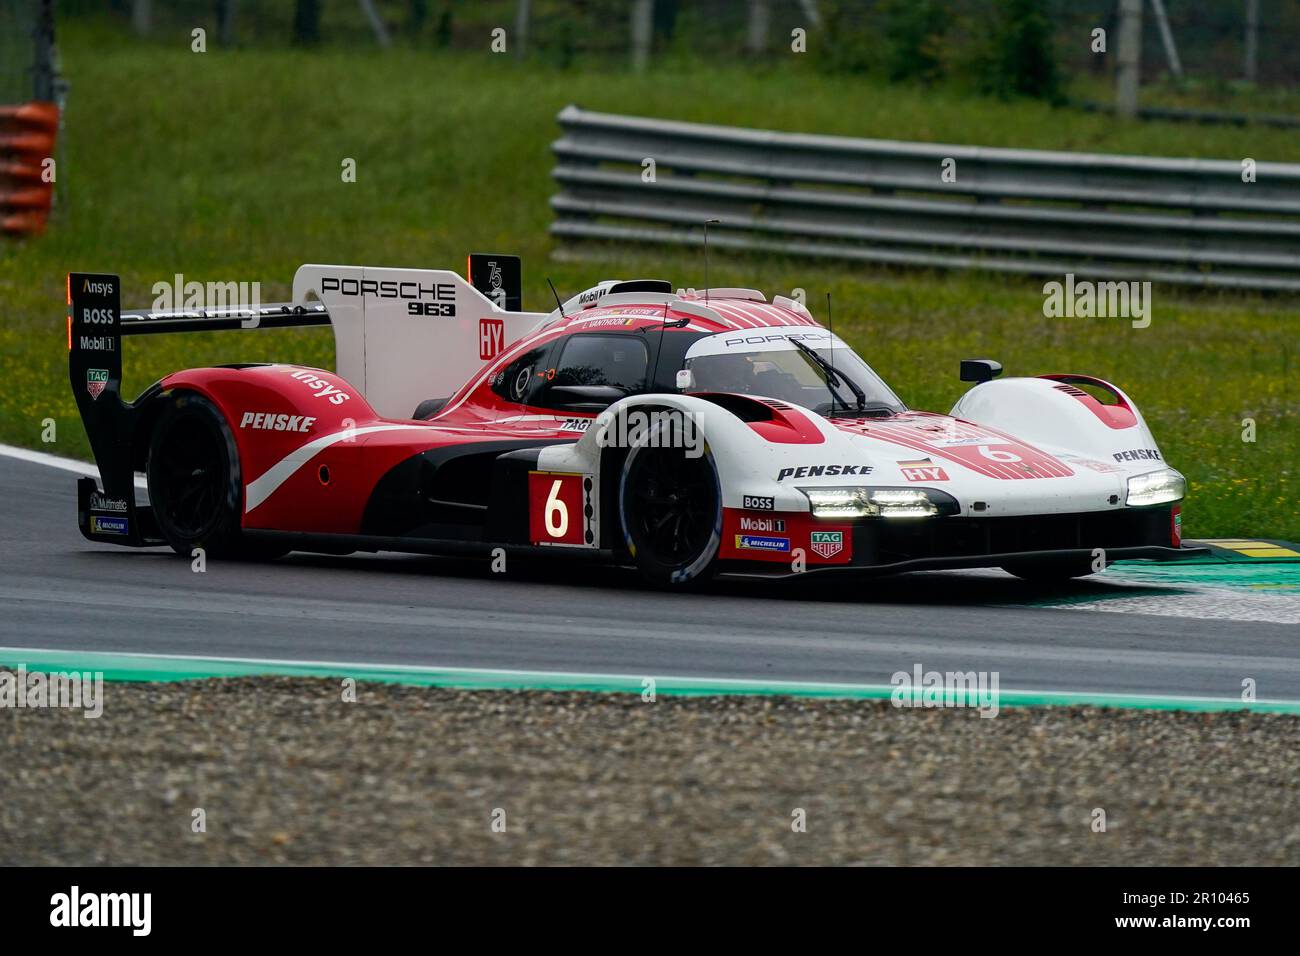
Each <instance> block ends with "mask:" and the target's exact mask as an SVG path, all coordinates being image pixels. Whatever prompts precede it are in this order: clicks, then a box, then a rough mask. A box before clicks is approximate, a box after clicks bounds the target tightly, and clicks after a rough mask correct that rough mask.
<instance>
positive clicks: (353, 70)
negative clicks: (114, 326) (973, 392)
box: [0, 22, 1300, 539]
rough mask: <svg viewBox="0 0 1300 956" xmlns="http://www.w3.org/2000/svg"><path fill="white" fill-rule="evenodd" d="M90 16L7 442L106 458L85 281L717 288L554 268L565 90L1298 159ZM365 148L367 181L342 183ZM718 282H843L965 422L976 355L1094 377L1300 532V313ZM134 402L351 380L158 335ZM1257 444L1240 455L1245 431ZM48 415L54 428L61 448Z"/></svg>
mask: <svg viewBox="0 0 1300 956" xmlns="http://www.w3.org/2000/svg"><path fill="white" fill-rule="evenodd" d="M114 29H115V28H114V27H112V26H109V25H107V24H105V25H103V26H102V27H100V28H98V29H96V30H92V29H91V28H90V26H88V25H86V24H84V23H80V22H74V23H73V24H72V25H71V27H70V28H69V29H66V30H65V31H64V35H63V41H62V53H63V59H64V65H65V69H66V71H67V73H68V75H69V78H70V79H71V81H72V90H73V93H72V98H71V101H70V106H69V110H68V115H67V128H68V130H67V142H66V144H65V147H66V148H65V152H64V154H63V155H64V160H63V164H62V166H61V168H60V171H59V172H60V185H61V187H62V189H63V192H64V196H65V198H66V203H65V205H64V207H63V208H62V209H61V210H60V212H59V215H58V216H57V218H56V220H55V221H54V223H53V224H52V227H51V229H50V231H49V233H48V234H47V235H46V236H44V237H42V238H40V239H37V240H33V241H29V242H25V243H21V244H16V243H6V244H4V245H3V246H0V310H2V318H0V348H2V354H3V371H4V378H3V381H4V386H3V388H0V441H5V442H11V443H16V444H24V445H31V446H33V447H41V448H45V450H48V451H53V452H55V453H59V454H66V455H72V456H85V455H87V454H88V451H87V446H86V443H85V436H84V434H83V433H82V430H81V426H80V423H79V421H78V419H77V416H76V413H75V409H74V406H73V402H72V397H71V393H70V390H69V387H68V381H67V371H66V368H67V366H66V351H65V329H64V318H63V315H64V306H63V275H64V273H65V272H67V271H68V270H70V269H81V270H100V271H106V272H117V273H119V274H121V275H122V276H123V280H124V288H125V301H126V303H127V304H129V305H140V304H147V303H148V302H149V301H150V300H151V299H152V294H151V292H150V289H151V287H152V285H153V283H155V282H158V281H170V279H171V276H172V275H173V274H174V273H176V272H181V273H184V275H185V277H186V278H187V279H197V280H199V281H208V280H222V281H227V280H235V281H241V280H242V281H251V280H259V281H261V283H262V290H263V298H264V299H267V300H275V299H277V298H281V297H287V295H288V293H289V283H290V281H291V279H292V276H293V272H294V270H295V269H296V268H297V266H298V265H300V264H301V263H303V262H313V261H315V262H345V263H368V264H375V265H392V266H423V267H442V268H446V267H451V268H457V267H459V266H460V264H461V263H463V261H464V254H465V253H466V252H467V251H470V250H484V251H503V252H518V253H519V254H521V255H523V257H524V262H525V281H526V288H525V299H526V302H528V303H529V304H530V305H531V306H532V307H538V308H541V307H545V305H546V304H547V302H548V300H549V293H548V292H547V290H546V285H545V277H546V275H548V274H549V275H550V276H551V277H552V278H553V279H554V281H555V283H556V285H557V286H558V287H559V288H560V289H561V290H564V291H566V292H573V291H576V290H578V289H580V288H583V287H585V286H587V285H590V284H592V283H593V282H594V281H596V280H598V279H601V278H607V277H610V276H623V277H631V276H636V275H650V276H662V277H665V278H669V279H672V280H674V281H675V282H677V283H678V284H682V285H696V284H699V283H700V281H701V276H700V263H699V260H698V258H697V257H695V256H691V255H685V254H681V253H668V254H663V253H661V252H656V251H646V250H608V249H607V250H603V251H602V255H603V258H602V259H600V260H599V261H596V262H574V261H567V260H565V261H561V260H556V259H553V258H552V257H551V253H552V251H553V244H552V242H551V240H550V239H549V238H548V236H547V234H546V228H547V226H548V224H549V222H550V211H549V209H548V207H547V203H546V200H547V197H548V196H549V195H550V194H551V193H552V191H553V188H552V184H551V181H550V170H551V167H552V159H551V155H550V152H549V149H548V145H549V143H550V142H551V141H552V140H553V139H554V138H555V137H556V135H557V132H558V131H557V127H556V125H555V121H554V117H555V114H556V112H558V110H559V109H560V108H561V107H563V106H564V105H565V104H566V103H569V102H577V103H579V104H580V105H582V106H584V107H587V108H590V109H599V110H609V111H614V112H625V113H635V114H643V115H658V116H667V117H674V118H681V119H690V120H701V121H711V122H724V123H735V124H739V125H752V126H766V127H772V128H777V129H789V130H804V131H816V132H826V133H844V134H852V135H862V136H879V137H887V138H895V139H917V140H932V141H945V142H955V143H975V144H986V145H999V146H1002V145H1014V146H1024V147H1042V148H1053V149H1083V150H1097V151H1113V152H1139V153H1151V154H1162V155H1187V156H1206V157H1227V158H1235V157H1239V156H1241V155H1244V154H1249V155H1251V156H1253V157H1254V158H1256V159H1257V160H1261V161H1264V160H1273V161H1287V162H1300V137H1296V136H1295V135H1294V132H1293V131H1285V130H1254V129H1252V130H1248V131H1243V130H1239V129H1233V128H1216V127H1197V126H1181V125H1174V124H1139V123H1124V122H1118V121H1116V120H1114V119H1112V118H1110V117H1106V116H1101V115H1094V114H1085V113H1076V112H1071V111H1064V110H1052V109H1050V108H1048V107H1045V106H1041V105H1038V104H1033V103H1014V104H1006V103H999V102H996V101H990V100H981V99H973V98H970V97H969V96H966V95H962V94H960V93H958V92H955V91H952V90H948V89H943V88H940V89H935V90H924V89H920V88H909V87H885V86H881V85H879V84H876V83H873V82H870V81H865V80H855V79H853V78H848V77H828V76H824V75H821V74H818V73H816V72H815V71H814V70H812V69H809V68H808V67H807V66H806V65H805V64H803V63H801V62H799V61H797V60H793V59H792V61H791V62H790V63H789V64H781V63H779V62H778V63H776V64H774V65H769V66H767V67H765V68H763V69H762V70H758V71H752V72H750V71H745V70H742V69H740V68H737V67H731V66H727V67H723V68H709V69H702V68H701V67H700V66H699V65H691V64H690V63H683V62H680V61H674V62H673V64H672V66H671V68H669V67H663V68H661V69H659V70H657V71H653V72H652V73H651V74H649V75H647V76H645V77H635V76H632V75H631V74H629V73H626V72H623V71H622V70H620V69H618V68H617V67H614V66H610V65H598V66H589V67H584V68H582V69H575V70H571V71H561V70H558V69H553V68H549V67H546V66H544V65H539V64H527V65H522V66H521V65H520V64H518V63H516V62H514V61H513V60H510V59H508V58H506V57H497V56H492V55H490V54H487V53H484V54H482V55H471V54H465V53H458V54H443V55H435V54H430V53H421V52H416V51H413V50H404V49H398V50H394V51H391V52H388V53H379V52H372V51H354V50H322V51H318V52H314V53H304V52H297V51H288V52H286V51H267V50H248V51H243V52H221V51H214V52H210V53H207V54H202V55H199V54H191V53H189V52H188V50H187V47H186V46H183V45H179V44H178V45H177V46H175V47H174V48H173V47H167V46H162V45H157V44H155V45H141V44H139V43H137V42H136V41H134V40H130V39H128V38H126V37H125V36H124V35H121V34H117V33H115V32H113V31H114ZM345 157H350V158H353V159H355V160H356V161H357V170H358V179H357V182H356V183H351V184H345V183H343V182H342V181H341V179H340V163H341V162H342V160H343V159H344V158H345ZM712 278H713V281H714V282H715V284H727V285H750V286H755V287H758V288H762V289H764V290H765V291H767V292H768V293H769V294H771V293H774V292H788V291H789V290H791V289H793V288H795V287H801V288H804V289H806V290H808V294H809V298H810V301H811V302H812V303H813V304H814V305H817V304H818V303H820V302H821V300H822V295H823V293H824V291H825V290H827V289H830V290H831V291H833V293H834V296H835V302H836V316H837V323H836V324H837V331H839V332H841V333H842V334H843V335H844V336H845V337H846V338H847V339H848V340H849V341H850V342H852V343H853V344H854V345H856V346H857V347H858V348H859V350H860V351H861V352H862V353H863V355H864V356H865V357H866V358H867V359H868V361H870V362H871V363H872V364H873V365H874V366H875V367H876V368H877V370H879V371H880V372H881V373H882V374H883V375H884V376H885V378H886V379H887V380H888V381H890V382H891V384H893V385H894V386H895V388H896V390H897V391H898V392H899V393H900V394H901V395H902V397H903V398H904V400H905V401H907V402H908V403H909V404H911V405H913V406H915V407H921V408H932V409H936V410H940V411H946V410H947V408H948V407H949V406H950V405H951V403H952V401H953V400H954V399H955V398H956V397H957V396H958V395H959V394H960V393H961V391H962V386H961V383H960V382H958V381H957V380H956V374H955V373H956V368H957V362H958V360H959V359H961V358H963V357H969V356H972V355H990V356H992V357H995V358H999V359H1000V360H1002V361H1003V363H1004V364H1005V365H1006V366H1007V369H1008V373H1009V374H1034V373H1039V372H1048V371H1076V372H1085V373H1091V374H1097V375H1101V376H1103V377H1106V378H1110V379H1112V380H1114V381H1115V382H1117V383H1118V384H1120V385H1121V386H1123V387H1125V388H1126V389H1128V390H1129V391H1130V393H1131V394H1132V395H1133V396H1134V397H1135V398H1136V399H1137V401H1138V402H1139V403H1140V404H1141V406H1142V408H1143V411H1144V413H1145V414H1146V416H1147V419H1148V421H1149V422H1150V424H1151V425H1152V427H1153V429H1154V430H1155V432H1156V436H1157V438H1158V439H1159V441H1160V443H1161V447H1162V449H1163V450H1164V452H1165V454H1166V456H1167V457H1168V458H1169V460H1170V461H1171V462H1172V463H1174V464H1175V465H1176V466H1177V467H1179V468H1181V469H1182V470H1183V471H1184V472H1185V473H1186V474H1187V475H1188V476H1189V477H1190V478H1191V480H1192V498H1191V501H1190V503H1189V505H1188V508H1187V523H1186V530H1187V533H1188V534H1191V535H1201V536H1213V535H1231V534H1252V535H1275V536H1281V537H1289V538H1291V539H1300V508H1298V507H1297V505H1296V504H1295V496H1296V493H1297V491H1300V488H1297V479H1296V467H1297V461H1300V428H1297V425H1296V415H1297V399H1296V397H1295V377H1296V366H1297V365H1300V348H1297V342H1298V341H1300V335H1298V334H1297V330H1298V329H1300V304H1298V303H1297V302H1296V300H1294V299H1283V298H1264V297H1255V296H1244V295H1238V294H1232V295H1229V294H1199V293H1189V292H1183V291H1179V290H1174V289H1163V288H1159V287H1158V288H1157V289H1156V295H1155V301H1154V320H1153V322H1152V325H1151V327H1150V328H1147V329H1133V328H1131V327H1130V326H1129V324H1128V323H1127V322H1119V321H1116V320H1101V319H1091V320H1090V319H1057V320H1049V319H1046V318H1044V317H1043V315H1042V299H1043V297H1042V293H1041V282H1034V281H1032V280H1020V279H1009V278H1005V277H995V276H989V275H979V274H934V273H924V272H893V271H887V270H877V269H864V268H862V267H857V266H844V267H839V266H832V265H810V264H808V263H796V262H789V261H781V260H775V259H770V258H753V257H741V256H732V255H727V254H717V255H715V256H714V258H713V262H712ZM126 351H127V354H126V356H125V360H126V369H127V389H128V391H129V390H132V389H135V390H138V389H140V388H143V387H144V386H145V385H147V384H148V383H149V382H151V381H153V380H154V379H156V378H158V377H159V376H160V375H162V374H164V373H165V372H168V371H171V370H174V369H176V368H180V367H187V366H194V365H203V364H210V363H215V362H227V361H239V360H257V359H268V358H274V359H281V360H292V361H302V362H307V363H311V364H318V365H328V364H330V363H331V361H332V348H331V340H330V337H329V334H328V332H326V331H323V330H311V331H275V332H260V331H259V332H253V333H226V334H210V335H192V336H157V337H149V338H148V339H146V340H142V341H137V340H132V341H129V342H128V343H127V349H126ZM1245 417H1252V418H1254V419H1255V420H1256V422H1257V429H1258V440H1257V441H1256V442H1255V443H1253V444H1247V443H1244V442H1242V441H1241V429H1242V425H1241V421H1242V419H1243V418H1245ZM46 418H53V419H54V420H55V421H56V423H57V427H58V441H57V442H56V443H55V444H54V445H53V446H48V445H43V444H42V443H41V432H42V422H43V420H44V419H46Z"/></svg>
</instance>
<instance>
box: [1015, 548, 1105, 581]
mask: <svg viewBox="0 0 1300 956" xmlns="http://www.w3.org/2000/svg"><path fill="white" fill-rule="evenodd" d="M1092 565H1093V559H1092V558H1091V557H1089V556H1086V555H1085V556H1084V557H1081V558H1042V559H1039V560H1035V561H1021V562H1016V563H1013V564H1004V565H1002V570H1003V571H1006V572H1007V573H1008V574H1014V575H1015V576H1016V577H1018V578H1023V579H1024V580H1026V581H1033V582H1035V583H1036V584H1052V583H1060V582H1062V581H1069V580H1070V579H1072V578H1083V577H1087V576H1088V575H1090V574H1094V573H1096V571H1097V569H1096V568H1094V567H1093V566H1092Z"/></svg>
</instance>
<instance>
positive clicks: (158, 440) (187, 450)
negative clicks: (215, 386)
mask: <svg viewBox="0 0 1300 956" xmlns="http://www.w3.org/2000/svg"><path fill="white" fill-rule="evenodd" d="M145 476H146V478H147V479H148V483H149V502H150V504H151V505H152V507H153V513H154V517H155V519H156V520H157V522H158V530H159V531H161V532H162V535H163V537H164V538H165V539H166V540H167V543H168V544H169V545H171V547H172V550H173V551H175V552H176V553H177V554H180V555H183V556H185V557H190V556H192V555H193V553H194V549H195V548H202V549H203V551H204V553H205V554H206V555H208V556H210V557H218V558H245V559H254V560H256V559H271V558H277V557H280V556H281V555H284V554H286V553H287V549H284V548H280V547H278V546H276V545H268V544H265V543H261V542H258V543H253V542H250V541H247V540H244V539H243V538H242V536H241V534H240V512H241V504H242V501H243V496H242V494H241V491H240V489H241V482H240V472H239V451H238V449H237V448H236V446H235V437H234V435H233V434H231V431H230V426H229V425H228V424H227V423H226V419H225V417H224V416H223V415H222V414H221V412H220V411H218V410H217V407H216V406H215V405H213V404H212V403H211V402H210V401H208V400H207V399H206V398H204V397H203V396H202V395H197V394H195V393H193V392H178V393H176V394H174V395H173V396H171V397H170V400H166V405H165V406H164V407H163V410H162V412H161V413H160V414H159V416H158V420H157V422H156V423H155V425H154V429H153V434H152V436H151V437H150V440H149V457H148V459H147V460H146V463H145Z"/></svg>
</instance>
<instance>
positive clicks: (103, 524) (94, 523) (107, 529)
mask: <svg viewBox="0 0 1300 956" xmlns="http://www.w3.org/2000/svg"><path fill="white" fill-rule="evenodd" d="M90 530H91V531H93V532H94V533H95V534H127V533H128V531H127V525H126V519H125V518H105V517H101V516H100V515H94V516H93V517H92V518H91V519H90Z"/></svg>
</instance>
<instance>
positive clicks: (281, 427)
mask: <svg viewBox="0 0 1300 956" xmlns="http://www.w3.org/2000/svg"><path fill="white" fill-rule="evenodd" d="M315 424H316V419H314V418H312V417H311V416H310V415H283V414H277V413H275V412H244V417H243V418H241V419H240V420H239V427H240V428H252V429H254V430H256V431H264V432H305V431H310V430H311V426H312V425H315Z"/></svg>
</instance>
